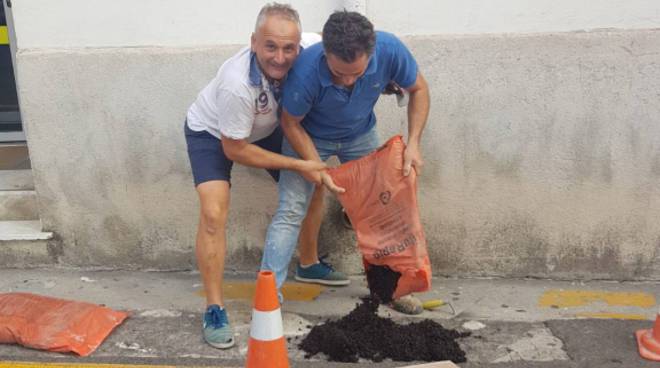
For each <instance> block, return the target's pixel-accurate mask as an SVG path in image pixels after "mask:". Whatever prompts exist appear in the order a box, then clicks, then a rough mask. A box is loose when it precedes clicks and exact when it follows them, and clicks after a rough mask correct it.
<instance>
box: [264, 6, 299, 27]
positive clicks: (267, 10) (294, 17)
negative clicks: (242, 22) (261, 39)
mask: <svg viewBox="0 0 660 368" xmlns="http://www.w3.org/2000/svg"><path fill="white" fill-rule="evenodd" d="M271 15H277V16H280V17H282V18H284V19H287V20H290V21H292V22H295V23H296V24H297V25H298V29H300V30H301V31H302V26H301V25H300V16H299V15H298V12H297V11H296V9H294V8H293V7H291V5H289V4H280V3H275V2H273V3H268V4H266V5H264V7H263V8H261V11H259V15H258V16H257V23H256V24H255V25H254V31H255V32H258V31H259V28H260V27H261V26H262V25H263V24H264V23H266V18H267V17H269V16H271Z"/></svg>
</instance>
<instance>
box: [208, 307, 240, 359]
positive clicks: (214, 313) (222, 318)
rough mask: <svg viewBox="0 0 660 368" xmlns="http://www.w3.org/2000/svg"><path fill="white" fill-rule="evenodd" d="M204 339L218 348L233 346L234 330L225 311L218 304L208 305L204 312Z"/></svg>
mask: <svg viewBox="0 0 660 368" xmlns="http://www.w3.org/2000/svg"><path fill="white" fill-rule="evenodd" d="M202 329H203V330H202V331H203V333H204V340H206V342H207V343H208V344H209V345H211V346H213V347H214V348H218V349H227V348H230V347H232V346H234V331H232V329H231V325H230V324H229V320H228V319H227V311H225V310H224V308H220V306H219V305H217V304H213V305H209V307H208V308H207V309H206V313H204V324H203V326H202Z"/></svg>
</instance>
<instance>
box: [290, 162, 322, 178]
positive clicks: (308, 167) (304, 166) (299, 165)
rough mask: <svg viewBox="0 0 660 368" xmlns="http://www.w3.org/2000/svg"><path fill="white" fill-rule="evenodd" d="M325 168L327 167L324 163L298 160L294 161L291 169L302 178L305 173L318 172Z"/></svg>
mask: <svg viewBox="0 0 660 368" xmlns="http://www.w3.org/2000/svg"><path fill="white" fill-rule="evenodd" d="M326 167H327V165H326V164H325V162H321V161H316V160H302V159H300V160H296V161H295V163H294V164H293V167H292V168H291V169H292V170H295V171H297V172H299V173H300V174H301V175H303V176H304V175H305V173H306V172H313V171H320V170H324V169H325V168H326ZM319 184H320V183H319Z"/></svg>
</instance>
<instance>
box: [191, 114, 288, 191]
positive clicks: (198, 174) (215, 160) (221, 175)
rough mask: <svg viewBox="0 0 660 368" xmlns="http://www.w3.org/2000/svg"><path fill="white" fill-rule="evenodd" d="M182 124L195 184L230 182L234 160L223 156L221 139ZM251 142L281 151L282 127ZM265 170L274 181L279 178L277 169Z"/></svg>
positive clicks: (276, 151) (268, 149) (271, 150)
mask: <svg viewBox="0 0 660 368" xmlns="http://www.w3.org/2000/svg"><path fill="white" fill-rule="evenodd" d="M183 125H184V128H183V129H184V132H185V135H186V144H187V146H188V158H189V159H190V167H191V168H192V173H193V179H194V180H195V186H198V185H199V184H201V183H204V182H207V181H211V180H224V181H227V182H230V183H231V168H232V166H233V165H234V161H232V160H230V159H229V158H227V156H225V152H224V151H223V150H222V144H221V141H220V140H219V139H218V138H216V137H214V136H213V135H211V134H210V133H209V132H207V131H205V130H202V131H201V132H196V131H194V130H192V129H190V128H188V123H187V122H185V123H184V124H183ZM253 144H256V145H257V146H259V147H261V148H263V149H265V150H267V151H270V152H275V153H281V152H282V129H281V128H280V127H279V126H278V127H277V128H276V129H275V131H274V132H273V133H272V134H271V135H269V136H268V137H266V138H263V139H260V140H258V141H256V142H254V143H253ZM266 171H268V173H269V174H270V176H272V177H273V179H275V181H278V180H279V179H280V171H279V170H270V169H266Z"/></svg>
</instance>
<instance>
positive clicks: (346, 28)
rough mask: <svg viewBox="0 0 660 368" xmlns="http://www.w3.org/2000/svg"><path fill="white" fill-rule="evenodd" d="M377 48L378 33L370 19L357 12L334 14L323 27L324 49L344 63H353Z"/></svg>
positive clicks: (337, 12) (338, 12)
mask: <svg viewBox="0 0 660 368" xmlns="http://www.w3.org/2000/svg"><path fill="white" fill-rule="evenodd" d="M375 46H376V33H375V32H374V26H373V24H371V22H370V21H369V19H367V18H366V17H365V16H364V15H362V14H360V13H357V12H349V11H346V10H343V11H336V12H334V13H333V14H332V15H331V16H330V18H328V21H327V22H325V25H324V26H323V48H324V49H325V51H326V53H330V54H333V55H334V56H336V57H338V58H339V59H341V60H342V61H344V62H347V63H352V62H354V61H355V59H357V57H358V56H360V55H361V54H362V53H365V54H366V55H367V56H369V55H371V53H372V52H373V51H374V47H375Z"/></svg>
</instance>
